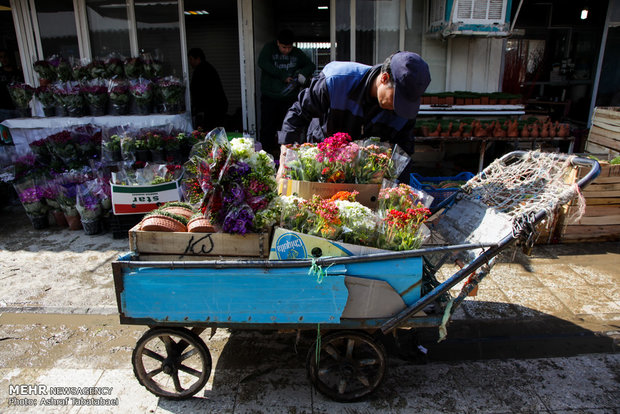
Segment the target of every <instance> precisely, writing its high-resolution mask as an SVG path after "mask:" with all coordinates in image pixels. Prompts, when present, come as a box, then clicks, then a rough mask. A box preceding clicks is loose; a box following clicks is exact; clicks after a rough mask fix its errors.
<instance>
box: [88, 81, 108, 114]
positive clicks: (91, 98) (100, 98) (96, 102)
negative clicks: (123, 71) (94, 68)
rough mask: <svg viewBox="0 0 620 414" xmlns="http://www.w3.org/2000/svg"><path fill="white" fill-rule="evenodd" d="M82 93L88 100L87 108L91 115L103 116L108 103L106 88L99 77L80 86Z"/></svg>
mask: <svg viewBox="0 0 620 414" xmlns="http://www.w3.org/2000/svg"><path fill="white" fill-rule="evenodd" d="M82 93H83V94H84V97H85V98H86V102H88V109H89V112H90V114H91V115H92V116H103V115H105V113H106V107H107V104H108V88H106V87H105V85H104V83H103V82H102V81H101V80H99V79H94V80H93V81H91V82H89V83H88V84H87V85H85V86H83V87H82Z"/></svg>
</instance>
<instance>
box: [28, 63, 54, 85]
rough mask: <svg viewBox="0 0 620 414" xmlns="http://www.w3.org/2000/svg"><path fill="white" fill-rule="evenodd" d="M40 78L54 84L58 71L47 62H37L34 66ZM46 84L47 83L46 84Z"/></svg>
mask: <svg viewBox="0 0 620 414" xmlns="http://www.w3.org/2000/svg"><path fill="white" fill-rule="evenodd" d="M32 67H33V69H34V71H35V72H37V75H39V78H40V79H42V80H45V81H46V82H47V83H49V82H54V81H55V80H56V70H54V67H53V66H52V65H51V64H50V63H49V62H48V61H47V60H37V61H36V62H34V64H33V65H32ZM44 83H45V82H44Z"/></svg>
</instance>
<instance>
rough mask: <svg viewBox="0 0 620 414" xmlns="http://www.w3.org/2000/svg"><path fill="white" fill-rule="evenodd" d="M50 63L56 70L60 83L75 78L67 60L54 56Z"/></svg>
mask: <svg viewBox="0 0 620 414" xmlns="http://www.w3.org/2000/svg"><path fill="white" fill-rule="evenodd" d="M49 63H50V65H51V66H52V67H53V68H54V71H55V72H56V77H57V78H58V80H59V81H61V82H67V81H70V80H71V78H72V77H73V70H72V69H71V65H69V62H68V61H67V59H65V58H63V57H60V56H54V57H52V58H51V59H50V60H49Z"/></svg>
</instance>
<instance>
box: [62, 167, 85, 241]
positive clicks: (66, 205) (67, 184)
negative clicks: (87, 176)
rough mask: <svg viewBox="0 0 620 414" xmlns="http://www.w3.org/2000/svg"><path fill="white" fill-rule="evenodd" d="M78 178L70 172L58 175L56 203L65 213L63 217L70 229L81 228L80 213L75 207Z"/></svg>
mask: <svg viewBox="0 0 620 414" xmlns="http://www.w3.org/2000/svg"><path fill="white" fill-rule="evenodd" d="M78 184H80V180H79V179H77V177H73V176H72V175H71V174H65V175H63V176H61V177H59V186H58V190H59V191H58V198H57V200H58V203H59V204H60V208H61V209H62V211H63V212H64V214H65V219H66V220H67V223H68V225H69V229H70V230H79V229H80V228H82V222H81V220H80V214H79V213H78V210H77V208H76V202H77V201H76V198H77V186H78Z"/></svg>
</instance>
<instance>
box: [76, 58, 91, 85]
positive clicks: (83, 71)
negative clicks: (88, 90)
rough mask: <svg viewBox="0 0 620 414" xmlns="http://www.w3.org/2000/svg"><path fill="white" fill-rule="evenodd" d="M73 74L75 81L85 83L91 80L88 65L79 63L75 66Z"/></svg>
mask: <svg viewBox="0 0 620 414" xmlns="http://www.w3.org/2000/svg"><path fill="white" fill-rule="evenodd" d="M72 72H73V79H75V80H76V81H84V80H87V79H90V78H91V75H90V70H89V68H88V65H85V64H83V63H82V62H79V61H78V62H76V63H75V64H74V65H73V69H72Z"/></svg>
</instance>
